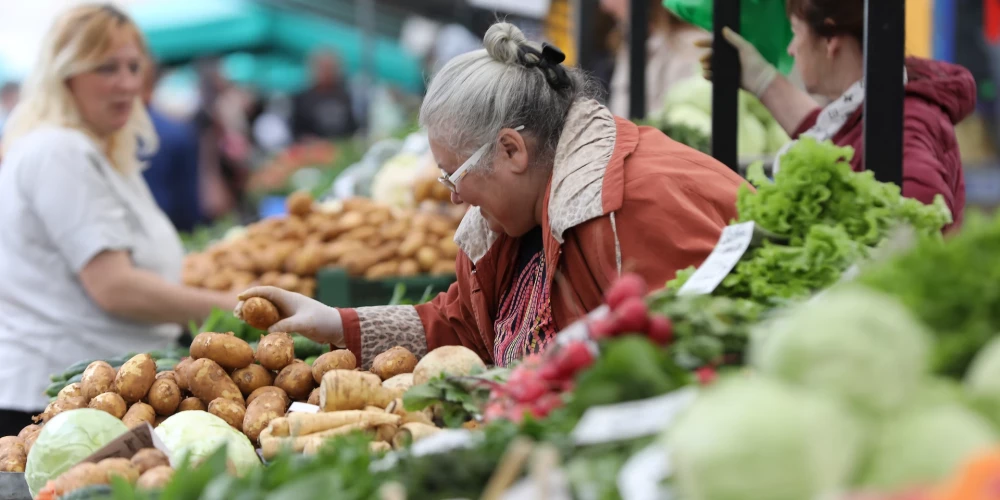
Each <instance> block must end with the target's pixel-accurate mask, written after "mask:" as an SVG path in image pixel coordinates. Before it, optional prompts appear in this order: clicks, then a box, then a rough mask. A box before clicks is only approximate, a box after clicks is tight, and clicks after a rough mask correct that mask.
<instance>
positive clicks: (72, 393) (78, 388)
mask: <svg viewBox="0 0 1000 500" xmlns="http://www.w3.org/2000/svg"><path fill="white" fill-rule="evenodd" d="M78 396H83V386H82V384H80V382H73V383H72V384H69V385H67V386H66V387H63V388H62V389H61V390H59V394H58V395H57V396H56V399H64V398H72V397H78Z"/></svg>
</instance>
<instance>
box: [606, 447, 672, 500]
mask: <svg viewBox="0 0 1000 500" xmlns="http://www.w3.org/2000/svg"><path fill="white" fill-rule="evenodd" d="M671 472H672V470H671V463H670V455H669V454H667V450H666V449H665V448H664V446H663V445H662V444H661V443H653V444H651V445H649V446H647V447H645V448H643V449H642V450H640V451H639V452H638V453H636V454H635V455H632V457H631V458H629V459H628V461H627V462H625V465H623V466H622V468H621V470H620V471H618V493H619V494H620V495H621V497H622V500H673V498H674V496H673V494H672V493H671V492H670V491H669V490H668V489H667V487H666V486H664V485H663V480H664V479H666V478H667V477H669V476H670V474H671Z"/></svg>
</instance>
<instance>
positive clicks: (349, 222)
mask: <svg viewBox="0 0 1000 500" xmlns="http://www.w3.org/2000/svg"><path fill="white" fill-rule="evenodd" d="M364 223H365V214H363V213H359V212H348V213H346V214H344V215H343V216H342V217H341V218H340V220H339V221H337V225H338V226H339V230H340V232H341V233H346V232H348V231H353V230H354V229H357V228H359V227H361V226H362V225H364Z"/></svg>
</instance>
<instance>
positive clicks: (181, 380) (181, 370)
mask: <svg viewBox="0 0 1000 500" xmlns="http://www.w3.org/2000/svg"><path fill="white" fill-rule="evenodd" d="M191 363H194V359H193V358H189V357H188V358H183V359H181V360H180V361H179V362H178V363H177V364H176V365H174V373H176V374H177V387H180V388H181V390H182V391H190V390H191V388H190V387H189V386H188V368H190V367H191Z"/></svg>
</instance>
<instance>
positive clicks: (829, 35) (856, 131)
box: [704, 0, 976, 227]
mask: <svg viewBox="0 0 1000 500" xmlns="http://www.w3.org/2000/svg"><path fill="white" fill-rule="evenodd" d="M787 11H788V16H789V18H790V21H791V24H792V33H793V34H794V37H793V38H792V42H791V44H789V46H788V54H789V55H791V56H792V57H794V58H795V64H796V67H797V68H798V70H799V72H800V73H801V75H802V81H803V83H804V84H805V87H806V91H803V90H801V89H799V88H798V87H796V86H794V85H793V84H792V83H791V82H789V81H788V80H787V79H786V78H785V77H783V76H781V75H780V74H778V72H777V70H775V68H774V66H772V65H771V64H769V63H768V62H766V61H765V60H764V58H763V57H762V56H761V55H760V53H759V52H758V51H757V49H755V48H754V47H753V46H752V45H751V44H750V43H749V42H747V41H746V40H744V39H743V38H742V37H740V36H739V35H737V34H736V33H735V32H733V31H731V30H728V29H726V30H724V35H725V37H726V40H727V41H729V43H730V44H732V45H733V46H734V47H736V49H737V50H738V51H739V54H740V62H741V64H742V70H743V73H742V75H743V76H742V80H743V81H742V82H741V84H742V86H743V88H745V89H746V90H748V91H750V92H752V93H754V94H755V95H757V97H759V98H760V100H761V102H763V103H764V105H765V106H767V108H768V109H769V110H770V111H771V114H772V115H774V118H775V119H776V120H777V121H778V123H779V124H781V126H782V128H784V129H785V130H786V131H787V132H788V134H789V135H791V136H792V138H794V139H797V138H799V137H801V136H809V137H814V138H816V139H818V140H821V141H823V140H828V139H829V140H832V141H833V142H834V143H835V144H837V145H840V146H852V147H853V148H854V150H855V155H854V158H853V160H851V165H852V166H853V167H854V170H857V171H860V170H862V169H864V166H863V165H862V159H863V158H864V154H863V144H862V141H863V133H862V130H863V127H862V118H863V115H862V114H863V111H864V106H863V101H864V97H865V91H864V82H863V80H862V78H863V76H864V51H863V49H862V47H863V45H862V40H863V37H864V19H865V17H864V0H787ZM708 62H709V60H708V59H707V58H706V60H705V61H704V63H705V71H706V76H708V77H710V76H711V68H710V67H709V65H708ZM900 78H903V79H904V82H905V84H906V97H905V100H904V118H903V195H904V196H907V197H910V198H915V199H918V200H920V201H922V202H924V203H931V202H932V201H933V200H934V197H935V196H936V195H938V194H940V195H942V196H943V197H944V200H945V202H946V203H947V204H948V207H949V208H950V209H951V212H952V216H953V217H954V224H953V225H952V227H957V226H959V225H960V224H961V222H962V214H963V211H964V209H965V179H964V177H963V174H962V162H961V158H960V157H959V151H958V140H957V139H956V138H955V124H956V123H958V122H959V121H961V120H962V119H964V118H965V117H966V116H968V115H969V114H970V113H971V112H972V110H973V108H974V107H975V104H976V83H975V80H973V78H972V74H971V73H969V71H968V70H966V69H965V68H963V67H961V66H956V65H953V64H948V63H945V62H939V61H931V60H927V59H920V58H916V57H909V58H907V59H906V64H905V69H904V68H900ZM810 94H812V95H818V96H822V97H825V98H828V99H830V101H831V102H830V104H828V105H827V106H826V107H823V108H820V106H818V105H817V103H816V101H814V100H813V99H812V97H810ZM787 147H788V146H786V148H785V149H784V150H782V151H781V152H779V153H778V160H776V165H775V167H776V168H780V156H781V154H782V153H784V151H785V150H787Z"/></svg>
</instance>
